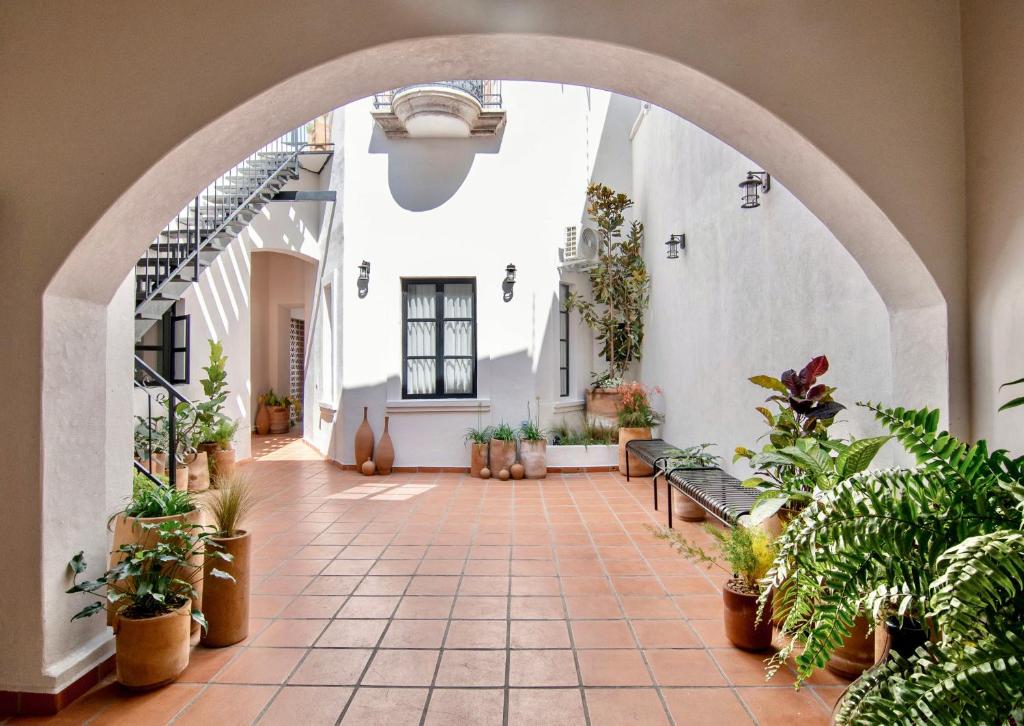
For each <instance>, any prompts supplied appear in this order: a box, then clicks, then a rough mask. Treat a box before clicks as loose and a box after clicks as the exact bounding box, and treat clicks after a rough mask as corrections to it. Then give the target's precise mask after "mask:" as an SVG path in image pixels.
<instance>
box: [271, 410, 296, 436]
mask: <svg viewBox="0 0 1024 726" xmlns="http://www.w3.org/2000/svg"><path fill="white" fill-rule="evenodd" d="M267 413H268V414H270V433H272V434H286V433H288V429H289V428H291V421H289V420H288V407H287V406H267Z"/></svg>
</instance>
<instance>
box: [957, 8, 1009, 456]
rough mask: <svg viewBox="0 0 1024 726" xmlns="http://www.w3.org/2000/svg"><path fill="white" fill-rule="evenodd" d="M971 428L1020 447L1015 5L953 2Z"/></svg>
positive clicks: (999, 442) (1002, 444) (982, 435)
mask: <svg viewBox="0 0 1024 726" xmlns="http://www.w3.org/2000/svg"><path fill="white" fill-rule="evenodd" d="M963 42H964V82H965V89H964V93H965V98H966V105H967V152H968V156H967V233H968V239H969V241H970V290H971V326H972V329H971V359H972V363H973V371H972V372H973V379H972V391H973V394H974V398H973V400H974V409H973V416H972V423H973V431H974V435H975V436H977V437H979V438H987V439H989V440H990V442H991V443H992V444H994V445H995V446H1000V447H1007V448H1010V449H1011V450H1013V451H1016V452H1020V451H1021V450H1022V449H1024V409H1016V410H1013V411H1006V412H1003V413H997V409H998V408H999V406H1000V405H1001V404H1002V403H1004V402H1006V401H1008V400H1009V399H1010V398H1011V397H1016V396H1021V395H1024V387H1021V386H1016V387H1013V388H1009V389H1006V390H1004V391H999V390H998V388H999V385H1000V384H1002V383H1005V382H1007V381H1010V380H1016V379H1018V378H1021V377H1024V323H1022V320H1024V80H1022V76H1021V69H1022V68H1024V4H1021V3H1020V2H1017V1H1016V0H1005V1H1000V0H971V1H970V2H965V3H963Z"/></svg>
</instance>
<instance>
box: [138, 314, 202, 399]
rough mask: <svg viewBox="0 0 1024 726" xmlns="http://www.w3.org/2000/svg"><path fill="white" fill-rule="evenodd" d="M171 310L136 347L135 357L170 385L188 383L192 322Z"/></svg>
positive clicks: (151, 328)
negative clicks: (140, 359)
mask: <svg viewBox="0 0 1024 726" xmlns="http://www.w3.org/2000/svg"><path fill="white" fill-rule="evenodd" d="M176 307H177V306H175V307H172V308H171V309H170V310H168V311H167V312H166V313H164V316H163V317H162V318H161V319H160V320H158V321H157V322H155V323H154V324H153V325H152V326H151V327H150V328H149V330H147V331H146V333H145V335H143V336H142V339H141V340H140V341H139V342H137V343H136V344H135V355H137V356H139V357H140V358H142V360H143V361H144V362H145V363H146V365H148V366H149V367H150V368H152V369H153V370H154V371H156V372H157V373H159V374H160V375H161V376H162V377H163V378H164V379H165V380H166V381H167V382H168V383H173V384H176V385H177V384H179V383H188V382H189V373H188V369H189V364H190V348H191V342H192V341H191V321H190V317H189V316H188V315H178V314H177V313H176Z"/></svg>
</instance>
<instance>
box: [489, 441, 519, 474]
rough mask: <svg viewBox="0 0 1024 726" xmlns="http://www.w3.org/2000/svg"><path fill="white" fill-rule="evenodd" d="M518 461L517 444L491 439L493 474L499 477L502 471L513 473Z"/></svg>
mask: <svg viewBox="0 0 1024 726" xmlns="http://www.w3.org/2000/svg"><path fill="white" fill-rule="evenodd" d="M515 461H516V442H515V441H502V440H501V439H491V467H490V468H491V474H492V475H493V476H498V475H499V473H500V472H502V471H511V469H512V465H513V464H514V463H515Z"/></svg>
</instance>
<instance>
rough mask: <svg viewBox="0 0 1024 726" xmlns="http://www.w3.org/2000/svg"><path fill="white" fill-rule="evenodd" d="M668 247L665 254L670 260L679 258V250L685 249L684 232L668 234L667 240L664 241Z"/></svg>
mask: <svg viewBox="0 0 1024 726" xmlns="http://www.w3.org/2000/svg"><path fill="white" fill-rule="evenodd" d="M665 246H666V247H668V254H667V255H665V256H666V257H668V259H670V260H678V259H679V250H685V249H686V235H685V234H670V235H669V236H668V242H666V243H665Z"/></svg>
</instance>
